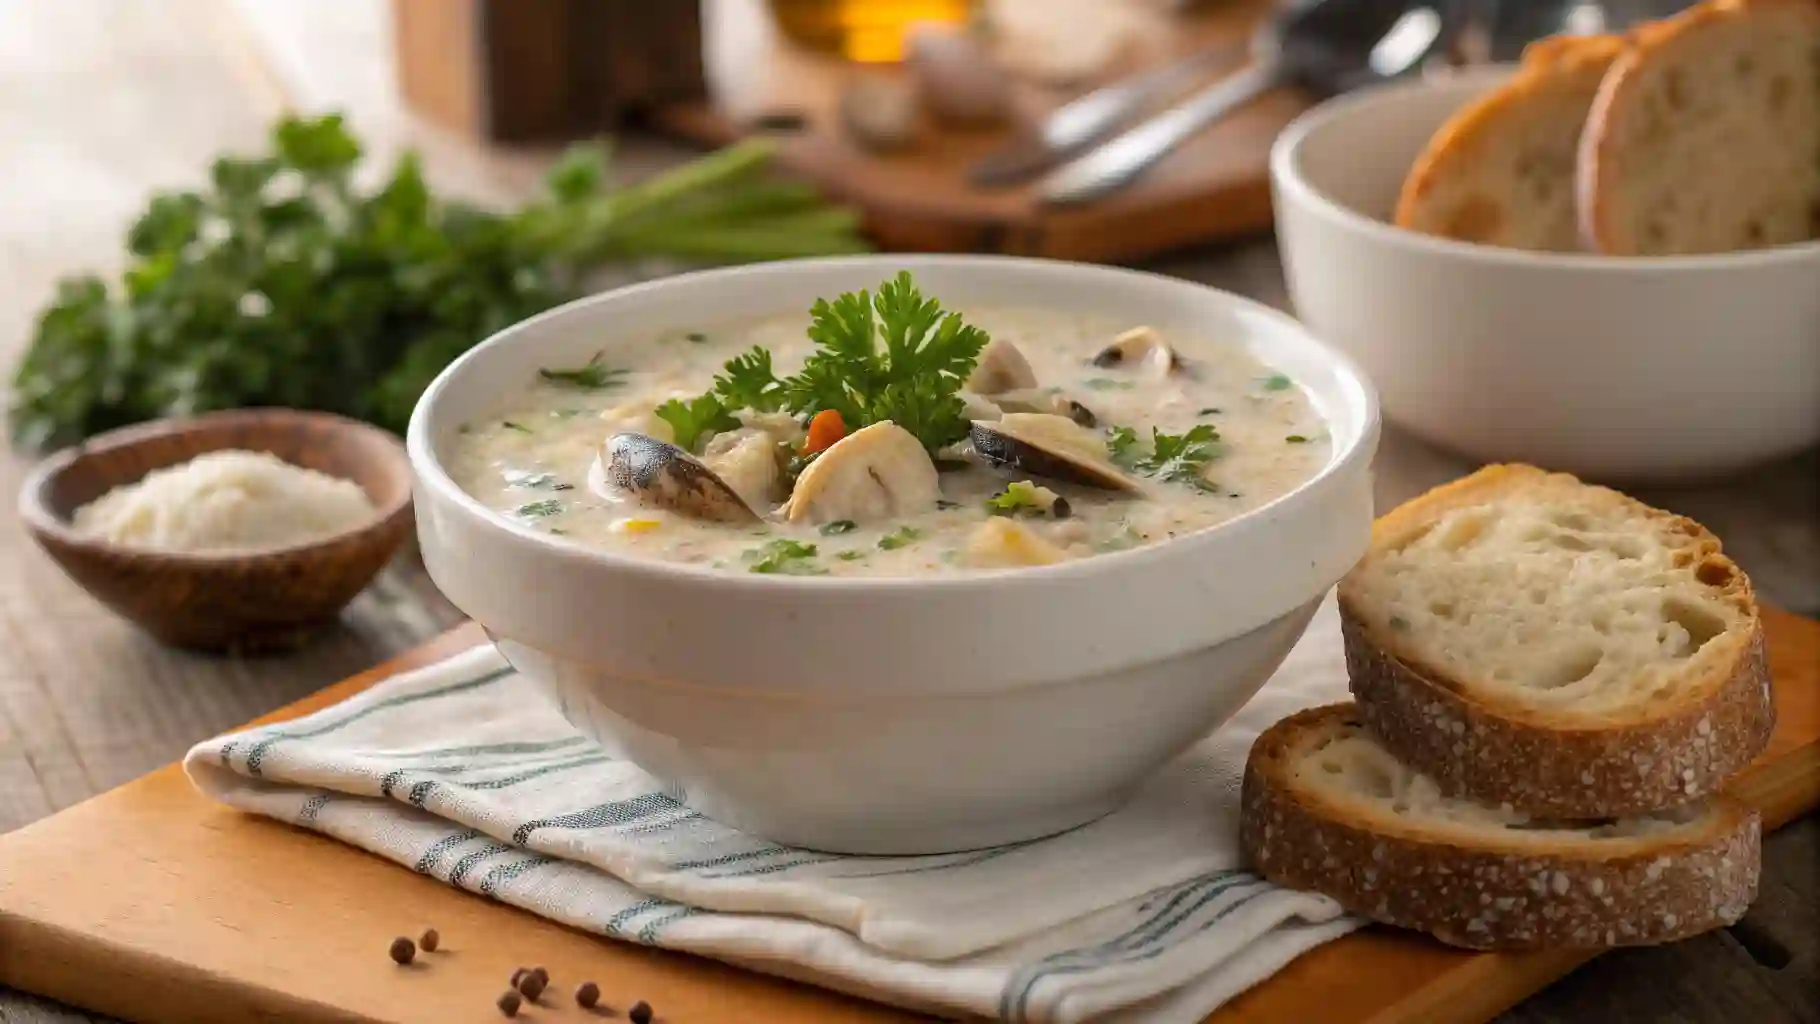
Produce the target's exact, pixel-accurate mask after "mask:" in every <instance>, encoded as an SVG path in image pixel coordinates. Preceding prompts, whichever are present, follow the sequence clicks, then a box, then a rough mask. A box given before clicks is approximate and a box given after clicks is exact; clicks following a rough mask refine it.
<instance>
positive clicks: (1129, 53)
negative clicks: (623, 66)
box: [656, 0, 1310, 262]
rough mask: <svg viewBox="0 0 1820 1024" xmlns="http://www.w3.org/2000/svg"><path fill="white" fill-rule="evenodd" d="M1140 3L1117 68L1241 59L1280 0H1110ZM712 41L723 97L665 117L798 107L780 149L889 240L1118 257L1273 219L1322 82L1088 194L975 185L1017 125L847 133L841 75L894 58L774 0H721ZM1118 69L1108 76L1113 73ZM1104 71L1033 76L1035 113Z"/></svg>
mask: <svg viewBox="0 0 1820 1024" xmlns="http://www.w3.org/2000/svg"><path fill="white" fill-rule="evenodd" d="M1099 2H1101V3H1104V4H1106V5H1108V6H1120V7H1121V8H1123V9H1125V10H1126V11H1127V12H1128V17H1127V19H1126V20H1125V22H1124V24H1127V25H1129V26H1130V27H1129V30H1128V32H1127V34H1126V38H1127V39H1128V40H1129V44H1128V46H1127V47H1126V48H1125V50H1124V55H1123V56H1122V57H1121V58H1120V59H1119V60H1118V61H1117V62H1116V64H1115V65H1114V66H1113V67H1112V68H1111V69H1110V72H1109V73H1110V74H1112V75H1116V74H1118V73H1125V72H1130V71H1133V70H1136V69H1141V68H1147V67H1154V66H1157V65H1159V64H1161V63H1163V62H1165V61H1168V60H1171V59H1174V58H1177V57H1180V56H1183V55H1185V54H1188V53H1191V52H1198V51H1200V50H1203V49H1207V48H1212V47H1217V48H1222V49H1224V50H1226V51H1228V52H1230V54H1231V56H1232V63H1231V66H1229V67H1225V68H1219V69H1210V70H1209V72H1208V74H1207V79H1208V80H1209V81H1211V80H1212V79H1213V78H1214V77H1217V76H1218V75H1220V74H1222V73H1225V72H1228V71H1230V70H1232V69H1233V68H1236V67H1238V66H1241V65H1242V64H1243V62H1244V61H1245V59H1246V56H1245V55H1246V44H1247V42H1248V40H1249V39H1250V37H1251V34H1252V31H1253V30H1254V28H1255V27H1256V26H1257V24H1258V22H1259V19H1260V18H1261V17H1262V16H1263V15H1264V13H1265V12H1266V11H1268V10H1269V9H1270V7H1271V0H1221V2H1219V3H1212V4H1200V5H1198V6H1197V8H1196V13H1192V14H1185V13H1176V12H1175V11H1174V10H1173V5H1169V4H1164V3H1157V2H1154V0H1099ZM706 10H707V12H708V17H707V18H706V21H705V27H704V32H705V34H706V37H707V38H706V40H705V47H706V53H707V69H708V77H709V81H710V86H711V92H712V99H711V101H709V102H707V103H693V104H688V105H684V106H678V107H674V108H671V109H668V110H664V111H659V112H658V114H657V117H656V123H657V125H658V126H659V127H662V128H664V129H667V130H669V131H671V132H674V133H677V134H680V135H682V136H685V137H687V138H690V139H693V140H695V141H699V142H704V143H709V144H715V145H718V144H721V143H724V142H728V141H731V140H732V139H735V138H738V137H739V136H741V135H743V134H746V133H747V132H748V131H750V130H753V127H754V122H755V120H756V119H757V118H759V117H760V116H762V115H766V114H775V113H779V112H791V113H795V114H799V115H801V116H802V117H803V118H804V119H805V125H806V126H805V127H804V128H803V129H802V130H800V131H794V132H790V133H787V134H780V135H777V138H778V141H779V142H780V144H781V146H782V149H781V152H780V154H779V159H780V161H781V162H782V163H783V164H784V165H785V166H786V167H788V168H790V169H791V170H792V171H794V172H796V173H797V174H799V175H801V176H803V177H805V178H808V179H809V180H810V181H813V182H814V183H816V184H817V185H818V186H820V187H821V188H823V189H824V190H826V191H828V192H830V193H832V194H833V195H836V196H838V197H840V198H841V199H843V200H845V201H847V202H849V203H851V204H852V205H854V206H856V207H858V208H859V209H860V210H861V211H862V212H863V213H864V215H865V218H866V225H867V228H868V230H869V231H870V232H871V233H872V235H873V236H874V238H875V239H876V240H877V241H878V243H879V244H880V245H881V246H882V247H883V248H885V249H890V250H910V251H924V252H1000V253H1013V254H1017V255H1023V256H1049V257H1055V258H1059V259H1074V260H1088V261H1101V262H1116V261H1129V260H1137V259H1142V258H1144V257H1148V256H1153V255H1156V254H1158V253H1161V252H1165V251H1167V250H1170V249H1176V248H1180V247H1182V246H1187V245H1192V244H1195V243H1203V242H1209V241H1214V240H1219V239H1225V238H1231V237H1235V236H1241V235H1247V234H1252V233H1255V232H1259V231H1263V230H1266V229H1268V228H1269V226H1270V220H1271V215H1270V185H1269V177H1268V173H1267V168H1268V163H1269V155H1270V145H1271V143H1272V142H1273V141H1274V140H1275V139H1276V136H1277V133H1278V132H1279V131H1281V130H1282V129H1283V127H1284V126H1285V125H1287V124H1288V123H1289V122H1290V120H1291V119H1293V118H1294V117H1295V116H1296V115H1297V114H1299V113H1301V112H1302V111H1303V110H1306V109H1307V108H1308V106H1309V103H1310V100H1309V98H1308V97H1306V96H1304V95H1301V94H1300V93H1298V92H1296V91H1294V90H1290V89H1279V90H1276V91H1275V92H1273V93H1271V94H1269V95H1267V96H1264V97H1262V98H1260V99H1259V100H1258V101H1256V102H1254V103H1252V104H1249V105H1247V106H1246V107H1244V108H1242V109H1241V110H1239V111H1236V112H1235V113H1233V114H1232V115H1231V116H1229V117H1228V118H1227V119H1225V120H1224V121H1222V122H1221V123H1219V124H1217V125H1215V126H1213V127H1212V128H1209V129H1208V130H1206V131H1204V132H1202V133H1201V134H1200V135H1199V136H1197V137H1196V138H1194V139H1193V140H1192V141H1190V142H1188V143H1187V144H1185V145H1184V146H1183V147H1182V148H1181V149H1179V150H1177V151H1176V152H1175V153H1174V154H1172V155H1171V156H1170V157H1169V158H1168V159H1167V160H1165V161H1163V162H1162V163H1161V164H1158V165H1157V166H1156V167H1154V168H1152V169H1151V171H1150V172H1149V173H1148V174H1146V175H1145V176H1144V177H1142V178H1140V179H1139V180H1138V181H1137V182H1135V183H1133V184H1132V185H1130V186H1128V187H1127V188H1126V189H1124V190H1123V191H1121V192H1119V193H1117V194H1115V195H1112V196H1108V197H1106V198H1104V199H1101V200H1099V201H1097V202H1094V203H1091V204H1087V205H1083V206H1080V207H1078V208H1053V207H1047V206H1045V205H1044V204H1042V203H1040V202H1039V201H1038V200H1037V198H1036V196H1035V194H1034V192H1033V190H1032V189H1031V187H1029V186H1028V185H1025V186H1019V187H1015V188H1011V189H1006V190H987V189H981V188H978V187H975V186H973V185H971V184H969V183H968V182H967V180H966V168H967V167H968V166H969V165H970V164H971V163H972V162H973V161H974V160H976V159H978V158H979V157H981V156H984V155H985V154H987V153H989V152H991V151H993V150H994V149H996V148H998V147H999V146H1001V145H1003V144H1005V143H1006V142H1007V141H1009V139H1010V138H1011V137H1012V135H1013V133H1014V132H1015V131H1017V130H1018V129H1017V127H1016V126H1015V125H1014V126H1012V127H1010V128H1002V129H994V130H989V131H967V130H956V129H935V128H934V126H933V125H925V129H926V130H925V131H924V133H923V135H922V137H921V139H920V140H919V141H918V144H917V145H916V146H915V147H913V148H912V149H910V150H908V151H905V152H901V153H896V154H890V155H875V154H872V153H868V152H867V151H865V150H864V149H862V148H860V147H858V146H856V145H855V144H854V143H852V142H851V141H849V140H848V139H847V137H846V135H845V134H844V133H843V132H842V131H841V129H840V126H839V123H838V119H837V116H836V104H837V103H838V101H839V97H840V92H841V89H842V87H843V84H844V83H845V82H846V81H847V80H848V79H849V78H850V77H852V76H854V75H858V74H866V73H883V72H880V71H879V70H878V69H874V68H865V67H862V66H859V65H855V64H852V63H849V62H846V61H843V60H840V59H836V58H833V57H826V56H822V55H819V54H815V53H811V52H808V51H805V50H803V49H801V48H800V47H796V46H793V45H792V44H791V43H790V42H789V41H788V40H787V39H782V38H780V37H779V35H778V33H777V31H776V29H775V28H774V27H773V26H772V24H771V22H770V17H769V14H768V12H767V8H766V4H765V2H764V0H710V3H709V6H708V7H707V8H706ZM1102 77H1106V76H1102ZM1092 84H1094V83H1086V84H1084V85H1082V86H1077V87H1070V88H1053V87H1045V86H1042V85H1039V84H1035V83H1029V82H1023V83H1020V85H1019V86H1018V91H1017V108H1018V110H1019V113H1020V115H1021V119H1022V121H1023V122H1024V123H1028V122H1029V121H1030V120H1031V119H1034V118H1037V117H1040V116H1041V115H1043V114H1045V113H1047V112H1048V111H1050V110H1052V109H1054V108H1055V107H1057V106H1059V105H1060V104H1062V103H1064V102H1066V101H1067V100H1069V99H1072V98H1074V97H1075V96H1076V95H1078V94H1079V93H1080V92H1082V91H1084V90H1085V89H1086V88H1088V87H1090V86H1091V85H1092Z"/></svg>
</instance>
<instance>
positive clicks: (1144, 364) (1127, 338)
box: [1093, 327, 1182, 379]
mask: <svg viewBox="0 0 1820 1024" xmlns="http://www.w3.org/2000/svg"><path fill="white" fill-rule="evenodd" d="M1093 365H1095V366H1098V367H1102V368H1104V369H1112V368H1114V367H1119V368H1126V369H1137V368H1141V369H1142V370H1143V371H1144V372H1145V373H1146V374H1149V375H1150V376H1152V377H1156V378H1159V379H1160V378H1163V377H1167V376H1169V375H1170V374H1171V373H1173V372H1175V371H1176V370H1178V369H1180V368H1181V365H1182V361H1181V358H1180V357H1178V356H1177V355H1176V354H1175V349H1174V348H1172V347H1170V345H1169V343H1168V342H1166V341H1164V340H1163V338H1162V335H1160V334H1158V333H1157V332H1156V331H1155V330H1153V329H1151V328H1149V327H1133V328H1132V329H1131V330H1129V331H1126V332H1125V333H1123V334H1121V335H1119V336H1118V337H1116V338H1114V339H1112V344H1110V345H1107V346H1106V347H1105V348H1103V349H1100V350H1099V351H1098V352H1096V353H1094V356H1093Z"/></svg>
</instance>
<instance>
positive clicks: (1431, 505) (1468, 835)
mask: <svg viewBox="0 0 1820 1024" xmlns="http://www.w3.org/2000/svg"><path fill="white" fill-rule="evenodd" d="M1339 604H1340V616H1341V623H1342V630H1343V635H1344V641H1345V648H1346V662H1347V674H1348V676H1349V679H1350V689H1351V691H1352V696H1353V698H1354V700H1353V703H1350V704H1340V705H1330V706H1327V707H1323V708H1316V709H1311V710H1308V711H1304V712H1302V713H1301V714H1298V715H1294V716H1291V717H1290V718H1288V719H1285V720H1284V721H1282V722H1279V723H1278V724H1277V725H1276V726H1274V727H1272V728H1271V729H1269V730H1267V731H1266V732H1265V733H1264V734H1263V735H1262V736H1261V737H1259V739H1258V741H1257V743H1256V744H1255V745H1254V747H1253V748H1252V752H1251V757H1250V760H1249V762H1248V764H1247V771H1246V775H1245V782H1244V792H1243V797H1242V806H1243V815H1242V825H1241V841H1242V843H1243V845H1244V848H1245V849H1246V851H1247V853H1248V854H1249V856H1250V857H1251V859H1252V861H1253V863H1254V865H1255V866H1256V867H1257V869H1258V870H1259V871H1261V872H1262V873H1263V874H1264V875H1265V876H1266V877H1268V878H1270V879H1271V880H1272V881H1275V882H1277V883H1279V884H1282V885H1285V886H1289V887H1291V888H1298V889H1312V890H1317V891H1320V892H1323V893H1326V894H1327V895H1329V896H1331V897H1333V898H1334V899H1336V900H1338V901H1339V902H1340V903H1341V904H1342V905H1344V906H1346V907H1347V908H1348V909H1349V910H1352V911H1353V912H1355V913H1358V914H1361V915H1364V916H1366V917H1369V918H1371V919H1373V920H1377V921H1381V922H1384V923H1387V924H1393V925H1399V926H1402V927H1406V928H1414V929H1418V930H1421V931H1425V932H1428V933H1430V934H1432V935H1434V936H1436V937H1437V938H1439V939H1441V940H1442V941H1444V942H1447V943H1449V944H1452V945H1457V946H1466V947H1472V948H1482V949H1526V948H1539V947H1556V948H1587V949H1596V948H1605V947H1610V946H1622V945H1641V944H1650V943H1656V942H1665V941H1669V940H1672V939H1676V938H1682V937H1685V936H1688V935H1692V934H1695V933H1698V932H1701V931H1706V930H1708V929H1711V928H1715V927H1720V926H1723V925H1726V924H1731V923H1733V922H1735V921H1737V920H1738V918H1739V917H1741V916H1742V915H1743V913H1744V911H1745V909H1746V908H1747V907H1748V906H1749V904H1750V902H1751V900H1752V899H1753V898H1754V897H1755V894H1756V890H1757V882H1758V875H1759V870H1760V867H1759V860H1760V842H1761V835H1760V833H1761V824H1760V821H1759V818H1758V815H1757V813H1756V812H1755V811H1753V810H1751V809H1750V808H1748V807H1745V806H1744V805H1742V804H1740V803H1738V802H1736V801H1734V800H1732V799H1730V798H1728V797H1726V796H1724V795H1722V794H1721V792H1720V790H1721V788H1722V787H1723V786H1724V785H1725V783H1726V782H1727V781H1729V780H1730V779H1732V778H1734V777H1736V775H1737V774H1738V773H1739V772H1740V771H1741V770H1743V768H1744V767H1745V766H1746V765H1748V764H1749V763H1750V761H1751V760H1752V759H1754V758H1755V757H1757V755H1759V754H1760V753H1761V752H1762V751H1763V750H1764V748H1765V747H1766V746H1767V744H1768V742H1769V738H1770V734H1771V732H1772V731H1773V729H1774V726H1775V721H1776V713H1775V705H1774V703H1773V701H1772V694H1771V689H1770V680H1769V674H1768V669H1767V665H1766V662H1765V657H1764V649H1763V636H1762V627H1761V624H1760V622H1759V619H1758V612H1757V607H1756V603H1755V600H1754V598H1753V596H1752V593H1751V586H1750V582H1749V580H1748V579H1746V578H1745V576H1744V574H1743V573H1742V572H1741V571H1740V570H1739V569H1738V567H1737V565H1735V564H1734V563H1733V562H1732V561H1731V560H1730V559H1729V558H1727V557H1726V556H1725V555H1724V553H1723V552H1722V551H1721V550H1720V545H1719V542H1718V541H1717V540H1716V539H1715V538H1714V537H1713V536H1712V535H1711V534H1710V533H1708V532H1707V531H1706V530H1705V529H1703V528H1702V527H1701V526H1700V525H1699V524H1697V523H1694V522H1692V521H1690V520H1687V519H1684V518H1681V517H1679V516H1674V515H1671V514H1669V513H1666V512H1661V511H1658V510H1656V509H1652V508H1650V507H1648V506H1646V505H1644V504H1642V503H1640V502H1637V501H1635V500H1633V499H1630V498H1627V497H1625V496H1624V495H1621V494H1619V493H1617V492H1615V491H1611V490H1608V489H1606V488H1602V487H1593V486H1588V485H1586V484H1583V483H1581V482H1580V481H1578V480H1576V479H1575V478H1573V477H1571V476H1567V475H1565V474H1557V473H1546V472H1543V471H1541V470H1538V469H1534V468H1531V467H1528V466H1521V465H1517V466H1491V467H1488V468H1486V469H1484V470H1481V471H1480V472H1478V473H1476V474H1474V475H1473V476H1471V477H1468V478H1466V479H1464V480H1461V481H1457V482H1455V483H1452V484H1449V485H1447V486H1444V487H1441V488H1438V489H1436V490H1434V491H1431V492H1429V493H1428V494H1426V495H1424V496H1422V497H1420V498H1418V499H1416V500H1415V501H1412V502H1410V503H1408V504H1406V505H1404V506H1403V507H1401V508H1399V509H1397V510H1396V511H1394V512H1392V513H1391V514H1389V515H1387V516H1385V517H1384V518H1382V519H1380V520H1379V521H1378V523H1377V525H1376V526H1375V527H1374V528H1373V531H1372V544H1371V549H1370V551H1369V552H1368V553H1367V554H1366V556H1365V557H1364V559H1363V560H1361V561H1360V563H1359V565H1358V566H1357V567H1355V568H1354V569H1353V570H1352V571H1351V572H1350V573H1348V575H1347V576H1346V578H1345V579H1344V580H1342V581H1341V583H1340V587H1339Z"/></svg>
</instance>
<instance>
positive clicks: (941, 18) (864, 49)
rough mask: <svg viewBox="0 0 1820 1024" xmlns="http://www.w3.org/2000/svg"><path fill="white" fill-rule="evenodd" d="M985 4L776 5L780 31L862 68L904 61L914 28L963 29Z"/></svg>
mask: <svg viewBox="0 0 1820 1024" xmlns="http://www.w3.org/2000/svg"><path fill="white" fill-rule="evenodd" d="M980 6H981V5H980V0H771V13H772V15H773V16H774V17H775V18H776V19H777V27H778V28H779V29H781V30H782V31H783V33H784V34H785V35H787V36H789V37H790V38H791V39H792V40H794V41H796V42H798V43H801V44H803V45H804V46H808V47H810V48H812V49H815V50H820V51H822V52H825V53H835V54H839V55H840V56H842V57H846V58H847V59H849V60H856V61H860V62H862V63H888V62H891V61H896V60H900V59H902V58H903V55H904V37H905V35H906V33H907V32H908V30H909V29H910V27H911V26H912V25H916V24H920V23H924V22H933V23H936V24H948V25H959V24H964V23H965V22H966V21H967V20H968V19H970V18H971V17H973V15H974V13H975V12H976V11H977V10H978V9H979V7H980Z"/></svg>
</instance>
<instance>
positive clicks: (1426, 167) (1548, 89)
mask: <svg viewBox="0 0 1820 1024" xmlns="http://www.w3.org/2000/svg"><path fill="white" fill-rule="evenodd" d="M1624 45H1625V44H1624V40H1623V39H1622V37H1619V36H1553V37H1550V38H1547V39H1541V40H1537V41H1536V42H1534V43H1531V44H1530V45H1529V46H1528V47H1526V48H1525V49H1524V51H1523V59H1522V62H1521V63H1520V64H1519V65H1518V68H1517V72H1516V74H1515V75H1514V76H1512V78H1511V79H1510V80H1509V81H1507V82H1505V83H1504V84H1503V85H1501V86H1499V87H1498V88H1496V89H1493V90H1492V91H1491V92H1489V93H1486V94H1485V95H1484V96H1482V97H1480V98H1479V99H1477V100H1475V101H1474V102H1472V103H1470V104H1468V105H1467V106H1466V107H1465V108H1463V109H1462V110H1460V111H1459V112H1457V113H1456V114H1454V115H1453V117H1451V118H1449V119H1448V121H1447V123H1446V124H1444V125H1442V126H1441V129H1440V130H1439V131H1437V132H1436V133H1435V135H1434V136H1433V137H1432V138H1431V139H1430V140H1429V142H1428V145H1427V146H1426V147H1425V148H1424V149H1423V150H1422V153H1421V155H1420V156H1419V157H1417V159H1416V162H1415V164H1414V165H1413V167H1412V168H1411V170H1410V172H1409V175H1408V177H1406V178H1405V179H1404V181H1403V188H1402V191H1401V193H1400V194H1399V195H1398V197H1397V207H1396V214H1395V217H1394V218H1393V219H1394V221H1395V223H1396V225H1397V226H1398V227H1401V228H1407V229H1409V230H1412V231H1423V232H1427V233H1431V234H1439V235H1442V236H1444V237H1449V238H1458V239H1460V240H1463V241H1490V239H1485V238H1478V237H1468V236H1469V235H1473V234H1476V233H1477V232H1475V231H1471V230H1464V228H1465V227H1466V226H1465V225H1462V226H1461V229H1460V230H1452V229H1447V230H1439V229H1437V227H1436V226H1435V225H1433V224H1431V223H1430V221H1432V220H1433V219H1434V218H1435V216H1436V214H1435V211H1434V210H1433V208H1432V204H1433V203H1434V202H1435V201H1436V200H1435V193H1436V192H1437V191H1439V190H1441V189H1442V188H1443V186H1445V185H1447V184H1450V183H1452V182H1454V181H1458V180H1460V179H1464V178H1467V177H1471V176H1473V175H1474V174H1475V173H1477V172H1478V171H1479V170H1480V169H1481V163H1482V153H1483V150H1484V149H1485V148H1486V147H1487V146H1488V145H1490V144H1491V142H1492V140H1495V139H1497V138H1498V137H1500V136H1502V135H1503V134H1504V133H1505V131H1506V130H1507V128H1508V127H1509V126H1511V125H1513V124H1514V123H1516V122H1518V121H1520V120H1521V119H1523V118H1524V117H1526V116H1528V112H1529V111H1530V110H1531V108H1532V105H1533V104H1537V103H1540V102H1545V101H1546V99H1547V98H1549V97H1550V96H1551V94H1552V93H1554V92H1555V91H1557V90H1559V89H1561V88H1562V87H1563V86H1564V85H1566V84H1568V83H1571V82H1572V80H1573V79H1575V78H1577V77H1579V76H1581V75H1584V74H1587V73H1589V72H1590V73H1597V74H1600V75H1601V76H1602V75H1603V74H1604V71H1605V69H1606V68H1608V67H1609V66H1610V65H1611V64H1612V62H1613V61H1614V60H1615V59H1616V58H1617V56H1618V54H1619V53H1620V52H1622V50H1623V49H1624ZM1572 189H1573V185H1572V183H1571V182H1569V183H1568V185H1567V187H1566V188H1565V190H1564V191H1566V193H1567V194H1568V195H1571V194H1572ZM1484 198H1486V201H1487V202H1488V203H1490V202H1492V199H1491V197H1489V196H1487V197H1484ZM1514 198H1515V197H1513V196H1509V195H1506V196H1504V197H1503V199H1505V200H1506V202H1505V203H1504V204H1503V205H1504V206H1509V205H1510V201H1512V200H1513V199H1514ZM1490 212H1491V211H1487V213H1488V214H1489V213H1490ZM1467 213H1468V211H1454V216H1455V217H1456V218H1457V217H1466V216H1467ZM1513 215H1514V210H1512V209H1501V210H1500V211H1499V212H1498V216H1499V217H1500V218H1507V217H1511V216H1513ZM1468 219H1470V218H1468Z"/></svg>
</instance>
